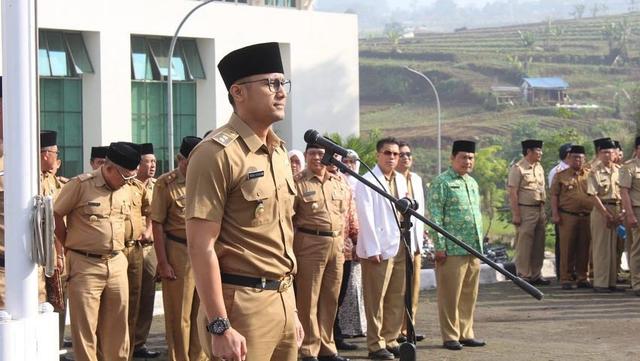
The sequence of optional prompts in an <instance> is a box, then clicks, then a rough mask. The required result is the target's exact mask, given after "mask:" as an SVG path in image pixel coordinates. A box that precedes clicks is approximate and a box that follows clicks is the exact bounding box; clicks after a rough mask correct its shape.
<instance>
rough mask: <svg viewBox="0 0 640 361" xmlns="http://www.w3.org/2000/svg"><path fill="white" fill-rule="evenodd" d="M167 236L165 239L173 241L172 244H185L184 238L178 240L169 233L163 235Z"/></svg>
mask: <svg viewBox="0 0 640 361" xmlns="http://www.w3.org/2000/svg"><path fill="white" fill-rule="evenodd" d="M165 234H166V235H167V238H169V239H170V240H172V241H174V242H178V243H182V244H187V240H186V239H184V238H180V237H176V236H174V235H173V234H171V233H165Z"/></svg>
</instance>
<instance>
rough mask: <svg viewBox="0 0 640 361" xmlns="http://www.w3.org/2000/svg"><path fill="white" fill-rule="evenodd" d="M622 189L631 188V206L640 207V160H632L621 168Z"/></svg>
mask: <svg viewBox="0 0 640 361" xmlns="http://www.w3.org/2000/svg"><path fill="white" fill-rule="evenodd" d="M620 187H622V188H629V198H631V206H632V207H640V159H638V158H634V159H631V160H629V161H627V162H626V163H625V164H624V166H622V168H620Z"/></svg>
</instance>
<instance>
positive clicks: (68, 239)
mask: <svg viewBox="0 0 640 361" xmlns="http://www.w3.org/2000/svg"><path fill="white" fill-rule="evenodd" d="M106 158H107V160H106V162H105V164H104V165H103V166H102V167H100V168H99V169H97V170H95V171H93V172H91V173H86V174H81V175H79V176H77V177H75V178H73V179H71V180H70V181H69V183H67V185H65V187H64V188H63V189H62V191H61V192H60V195H59V196H58V199H57V200H56V202H55V205H54V215H55V221H56V231H55V233H56V237H57V239H58V240H60V241H61V242H62V244H63V245H64V247H65V252H66V257H67V266H68V269H69V281H68V285H69V286H68V287H69V307H70V309H72V310H73V311H72V312H71V334H72V338H73V352H74V359H75V360H78V361H96V360H98V358H99V356H98V355H99V354H100V359H101V360H110V361H111V360H113V361H125V360H127V359H128V357H129V331H128V327H127V316H128V313H127V312H128V298H129V289H128V281H127V259H126V257H125V256H124V255H123V253H122V251H123V250H124V248H125V244H124V241H125V229H126V226H125V223H126V222H127V219H128V218H129V217H130V216H131V209H132V207H133V199H132V197H131V193H132V191H131V189H130V188H131V187H133V186H132V185H131V182H130V181H131V180H132V179H133V178H135V176H136V171H137V169H138V164H139V163H140V152H139V150H138V149H137V148H136V147H132V146H131V144H130V143H124V142H118V143H111V145H110V146H109V150H108V151H107V157H106ZM65 217H66V224H65V219H64V218H65Z"/></svg>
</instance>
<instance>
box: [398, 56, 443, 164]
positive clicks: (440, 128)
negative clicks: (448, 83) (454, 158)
mask: <svg viewBox="0 0 640 361" xmlns="http://www.w3.org/2000/svg"><path fill="white" fill-rule="evenodd" d="M404 68H405V69H407V70H408V71H410V72H412V73H415V74H418V75H420V76H421V77H422V78H423V79H424V80H426V81H427V82H428V83H429V85H431V88H432V89H433V92H434V93H435V94H436V107H437V109H438V174H440V173H441V172H442V121H441V120H442V118H441V114H440V97H439V96H438V90H437V89H436V86H435V85H433V82H432V81H431V79H429V78H428V77H427V76H426V75H424V74H423V73H422V72H419V71H417V70H415V69H411V68H410V67H408V66H405V67H404Z"/></svg>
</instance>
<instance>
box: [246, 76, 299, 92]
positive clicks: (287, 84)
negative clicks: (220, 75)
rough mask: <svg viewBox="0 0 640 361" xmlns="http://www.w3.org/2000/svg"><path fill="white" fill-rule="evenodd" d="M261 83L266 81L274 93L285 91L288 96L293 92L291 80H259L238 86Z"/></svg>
mask: <svg viewBox="0 0 640 361" xmlns="http://www.w3.org/2000/svg"><path fill="white" fill-rule="evenodd" d="M261 81H266V82H267V84H268V85H269V90H270V91H271V92H272V93H277V92H279V91H280V90H282V91H284V92H285V93H286V94H289V92H291V80H288V79H268V78H267V79H258V80H251V81H245V82H242V83H236V84H237V85H243V84H250V83H258V82H261Z"/></svg>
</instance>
